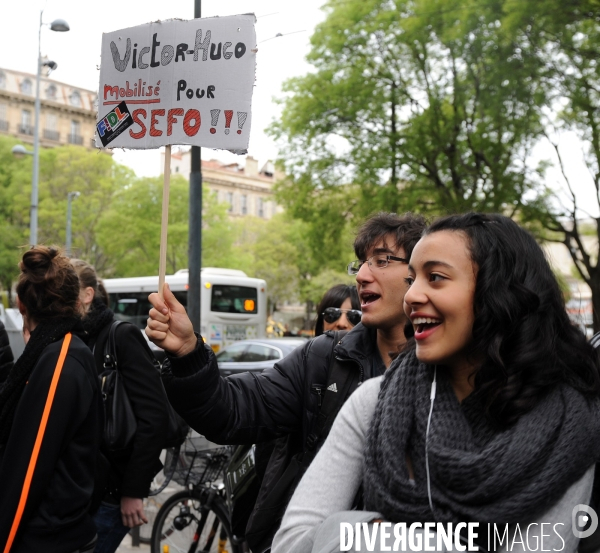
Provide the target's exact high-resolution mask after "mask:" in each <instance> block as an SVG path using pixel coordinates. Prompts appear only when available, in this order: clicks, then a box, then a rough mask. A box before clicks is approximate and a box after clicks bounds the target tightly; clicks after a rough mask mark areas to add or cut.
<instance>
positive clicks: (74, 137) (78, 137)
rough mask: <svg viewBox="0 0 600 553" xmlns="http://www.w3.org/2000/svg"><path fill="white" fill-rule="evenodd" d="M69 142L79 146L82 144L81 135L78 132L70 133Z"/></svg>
mask: <svg viewBox="0 0 600 553" xmlns="http://www.w3.org/2000/svg"><path fill="white" fill-rule="evenodd" d="M69 144H77V145H78V146H81V145H82V144H83V136H81V135H79V134H70V135H69Z"/></svg>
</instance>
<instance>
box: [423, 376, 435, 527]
mask: <svg viewBox="0 0 600 553" xmlns="http://www.w3.org/2000/svg"><path fill="white" fill-rule="evenodd" d="M436 377H437V365H436V366H435V367H434V369H433V382H432V383H431V394H430V396H429V398H430V399H431V407H430V408H429V418H428V419H427V430H426V432H425V471H426V472H427V495H428V496H429V507H430V509H431V513H432V514H433V500H432V499H431V478H430V476H429V455H428V451H427V443H428V440H429V427H430V426H431V415H432V414H433V402H434V401H435V390H436V385H437V383H436ZM434 516H435V515H434Z"/></svg>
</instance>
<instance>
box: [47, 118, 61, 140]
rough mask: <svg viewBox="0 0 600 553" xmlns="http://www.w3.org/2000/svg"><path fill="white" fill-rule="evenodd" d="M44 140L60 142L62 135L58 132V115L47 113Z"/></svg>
mask: <svg viewBox="0 0 600 553" xmlns="http://www.w3.org/2000/svg"><path fill="white" fill-rule="evenodd" d="M44 138H46V139H48V140H58V139H59V138H60V134H59V132H58V121H57V117H56V114H54V113H47V114H46V126H45V128H44Z"/></svg>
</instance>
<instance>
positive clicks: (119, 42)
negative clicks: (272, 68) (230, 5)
mask: <svg viewBox="0 0 600 553" xmlns="http://www.w3.org/2000/svg"><path fill="white" fill-rule="evenodd" d="M255 21H256V18H255V17H254V15H253V14H246V15H236V16H229V17H213V18H206V19H192V20H189V21H182V20H169V21H158V22H154V23H148V24H145V25H139V26H137V27H130V28H128V29H121V30H120V31H115V32H112V33H105V34H104V35H103V37H102V64H101V68H100V89H99V93H98V123H97V137H96V146H97V147H99V148H102V147H110V148H135V149H150V148H158V147H160V146H166V145H169V144H189V145H193V146H204V147H208V148H221V149H226V150H232V151H235V152H236V153H245V152H246V151H247V148H248V141H249V137H250V123H251V119H252V117H251V105H252V91H253V87H254V77H255V67H256V33H255V30H254V24H255ZM123 104H124V105H123ZM117 112H118V113H117ZM125 114H128V115H125ZM119 116H122V118H121V119H120V118H119ZM111 120H112V121H113V122H114V124H113V123H112V122H111ZM115 125H116V127H115Z"/></svg>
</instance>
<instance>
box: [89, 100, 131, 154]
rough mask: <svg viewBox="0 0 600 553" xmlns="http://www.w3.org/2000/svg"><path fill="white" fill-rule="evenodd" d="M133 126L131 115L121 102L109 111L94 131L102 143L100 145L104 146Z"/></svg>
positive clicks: (125, 105)
mask: <svg viewBox="0 0 600 553" xmlns="http://www.w3.org/2000/svg"><path fill="white" fill-rule="evenodd" d="M131 125H133V120H132V119H131V113H129V110H128V109H127V104H126V103H125V102H121V103H120V104H119V105H118V106H117V107H116V108H115V109H113V110H112V111H109V112H108V113H107V114H106V115H105V116H104V117H103V118H102V119H100V121H98V123H97V124H96V130H97V131H98V136H99V137H100V140H101V141H102V145H103V146H106V145H107V144H109V143H110V142H112V141H113V140H114V139H115V138H117V136H119V135H120V134H121V133H122V132H123V131H124V130H125V129H127V128H129V127H131Z"/></svg>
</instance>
